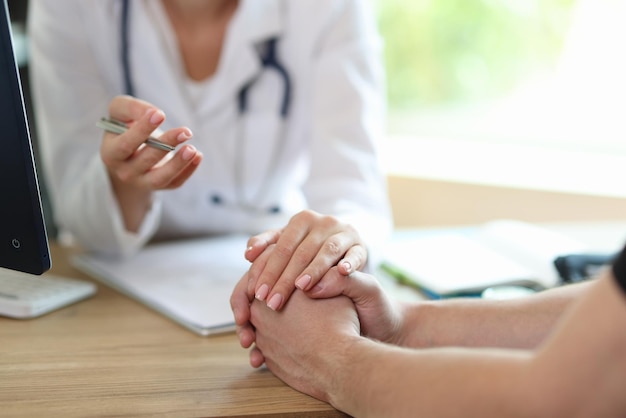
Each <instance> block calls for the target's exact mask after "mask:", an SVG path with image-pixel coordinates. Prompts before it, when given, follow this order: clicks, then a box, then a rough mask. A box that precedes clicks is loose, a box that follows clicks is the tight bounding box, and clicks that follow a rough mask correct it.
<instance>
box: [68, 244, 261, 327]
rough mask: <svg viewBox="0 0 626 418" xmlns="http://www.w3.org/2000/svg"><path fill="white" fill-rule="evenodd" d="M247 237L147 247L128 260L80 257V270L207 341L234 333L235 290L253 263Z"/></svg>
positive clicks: (91, 256)
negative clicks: (246, 254)
mask: <svg viewBox="0 0 626 418" xmlns="http://www.w3.org/2000/svg"><path fill="white" fill-rule="evenodd" d="M247 240H248V237H247V236H243V235H234V236H224V237H213V238H202V239H192V240H184V241H174V242H166V243H159V244H153V245H150V246H147V247H146V248H144V249H143V250H141V251H140V252H139V253H138V254H136V255H135V256H133V257H131V258H128V259H119V258H108V257H103V256H99V255H93V254H81V255H78V256H76V257H74V258H73V259H72V263H73V264H74V265H75V266H76V267H77V268H78V269H80V270H83V271H85V272H86V273H88V274H90V275H92V276H93V277H94V278H96V279H98V280H100V281H101V282H102V283H104V284H106V285H108V286H110V287H112V288H114V289H116V290H118V291H120V292H121V293H124V294H126V295H128V296H130V297H132V298H134V299H137V300H138V301H140V302H142V303H144V304H146V305H147V306H149V307H151V308H153V309H154V310H156V311H158V312H160V313H162V314H163V315H166V316H167V317H169V318H171V319H173V320H174V321H176V322H178V323H179V324H181V325H183V326H184V327H186V328H188V329H190V330H192V331H194V332H196V333H198V334H200V335H203V336H206V335H212V334H216V333H221V332H227V331H232V330H234V329H235V324H234V319H233V314H232V311H231V309H230V295H231V293H232V290H233V288H234V286H235V284H236V283H237V281H239V279H240V278H241V277H242V276H243V274H244V273H245V272H246V271H247V269H248V267H249V266H250V263H249V262H248V261H246V259H245V258H244V251H245V248H246V242H247Z"/></svg>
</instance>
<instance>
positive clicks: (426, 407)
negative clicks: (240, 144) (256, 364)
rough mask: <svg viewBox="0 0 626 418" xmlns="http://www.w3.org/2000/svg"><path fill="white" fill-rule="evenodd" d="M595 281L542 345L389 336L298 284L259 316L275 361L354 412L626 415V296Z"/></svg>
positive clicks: (267, 352)
mask: <svg viewBox="0 0 626 418" xmlns="http://www.w3.org/2000/svg"><path fill="white" fill-rule="evenodd" d="M588 287H589V289H588V290H589V291H588V293H587V294H585V295H584V296H583V297H582V298H581V300H580V301H578V302H576V303H575V304H572V305H571V306H570V309H568V312H567V314H565V315H564V316H563V317H562V319H561V321H560V322H559V324H558V325H557V326H556V327H554V331H553V332H552V333H551V334H550V337H549V338H548V339H547V340H546V342H545V343H544V344H543V345H541V346H540V347H539V348H538V349H537V350H505V349H494V348H489V349H484V348H483V349H467V348H438V349H423V350H414V349H408V348H401V347H394V346H391V345H387V344H381V343H378V342H375V341H372V340H370V339H367V338H363V337H361V336H360V335H358V329H356V330H355V329H354V327H355V325H354V320H353V319H352V318H351V317H350V316H349V312H347V311H346V310H347V308H346V306H345V305H344V304H343V303H341V304H338V303H336V302H335V299H329V300H326V301H313V300H310V299H308V298H306V297H304V295H302V294H301V293H298V292H297V293H298V294H297V295H296V294H294V296H295V297H293V298H292V300H291V301H290V302H289V303H288V304H287V306H286V307H285V310H284V312H281V313H276V312H273V311H271V310H269V309H267V308H266V307H265V306H262V305H260V304H254V305H253V324H254V325H255V326H256V331H257V349H258V350H260V351H262V353H263V356H264V357H265V359H266V364H267V365H268V367H269V368H270V370H272V371H273V372H274V373H275V374H276V375H277V376H278V377H279V378H281V379H282V380H284V381H285V382H286V383H288V384H289V385H291V386H293V387H295V388H296V389H298V390H301V391H303V392H305V393H309V394H311V395H313V396H316V397H318V398H320V399H323V400H325V401H328V402H330V403H331V404H333V405H334V406H335V407H337V408H338V409H340V410H342V411H345V412H347V413H349V414H351V415H354V416H420V415H423V416H433V415H437V416H442V417H447V416H450V417H454V416H463V417H466V416H533V417H542V416H545V417H561V416H562V417H574V416H594V417H601V416H625V415H626V398H624V397H623V388H624V384H625V383H626V377H625V376H626V332H624V326H625V325H626V298H624V296H623V295H622V294H621V293H620V292H618V291H617V289H616V286H615V284H614V283H613V282H612V281H611V277H610V274H609V273H607V274H606V275H605V277H603V278H602V279H600V280H598V281H596V282H594V283H592V284H590V285H589V286H588ZM494 319H495V318H494Z"/></svg>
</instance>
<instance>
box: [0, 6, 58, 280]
mask: <svg viewBox="0 0 626 418" xmlns="http://www.w3.org/2000/svg"><path fill="white" fill-rule="evenodd" d="M0 1H1V2H2V6H1V7H2V13H1V16H0V267H4V268H8V269H12V270H19V271H23V272H26V273H32V274H41V273H43V272H45V271H46V270H48V269H49V268H50V250H49V248H48V237H47V234H46V228H45V223H44V218H43V212H42V208H41V198H40V194H39V184H38V182H37V175H36V171H35V161H34V158H33V151H32V146H31V141H30V133H29V130H28V121H27V119H26V110H25V106H24V98H23V94H22V86H21V83H20V77H19V71H18V67H17V63H16V60H15V54H14V51H13V42H12V35H11V19H10V16H9V9H8V5H7V0H0Z"/></svg>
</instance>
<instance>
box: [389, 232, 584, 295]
mask: <svg viewBox="0 0 626 418" xmlns="http://www.w3.org/2000/svg"><path fill="white" fill-rule="evenodd" d="M585 251H587V248H586V247H585V246H583V245H582V244H581V243H579V242H577V241H576V240H572V239H570V238H568V237H565V236H562V235H560V234H557V233H554V232H552V231H549V230H546V229H543V228H541V227H538V226H535V225H531V224H527V223H524V222H519V221H508V220H499V221H493V222H489V223H486V224H484V225H482V226H480V227H477V228H464V229H445V230H431V231H416V232H411V233H405V234H399V235H398V236H397V237H396V239H394V240H393V241H392V243H391V244H390V245H389V247H388V248H387V251H386V252H385V258H384V260H385V261H384V263H383V266H384V267H385V268H386V270H387V271H391V272H394V273H395V274H399V275H402V276H403V278H404V279H405V280H407V281H411V282H413V283H414V284H415V285H416V286H417V287H419V288H421V289H422V290H424V291H425V293H427V295H429V296H431V297H436V296H454V295H459V294H475V293H480V292H481V291H482V290H484V289H486V288H488V287H491V286H496V285H522V286H528V287H533V288H549V287H552V286H554V285H556V284H557V282H558V280H559V278H558V273H557V271H556V269H555V267H554V265H553V261H554V259H555V258H556V257H557V256H559V255H564V254H571V253H582V252H585Z"/></svg>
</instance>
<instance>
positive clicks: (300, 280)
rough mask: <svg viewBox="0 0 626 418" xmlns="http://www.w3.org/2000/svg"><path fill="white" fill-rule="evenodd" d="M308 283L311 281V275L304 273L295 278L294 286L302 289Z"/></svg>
mask: <svg viewBox="0 0 626 418" xmlns="http://www.w3.org/2000/svg"><path fill="white" fill-rule="evenodd" d="M309 283H311V276H309V275H308V274H305V275H303V276H300V277H299V278H298V280H296V287H297V288H298V289H300V290H304V289H306V287H307V286H308V285H309Z"/></svg>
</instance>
